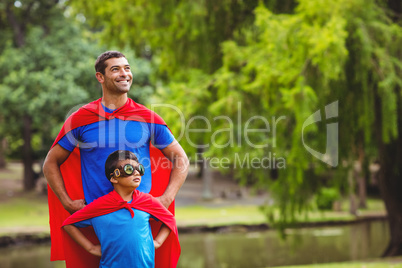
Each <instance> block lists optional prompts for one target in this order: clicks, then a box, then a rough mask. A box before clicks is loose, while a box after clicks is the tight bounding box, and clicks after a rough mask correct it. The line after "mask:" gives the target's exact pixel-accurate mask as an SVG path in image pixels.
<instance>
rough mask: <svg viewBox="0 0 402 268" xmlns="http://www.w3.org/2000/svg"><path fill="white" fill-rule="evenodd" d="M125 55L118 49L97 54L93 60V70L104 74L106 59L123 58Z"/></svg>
mask: <svg viewBox="0 0 402 268" xmlns="http://www.w3.org/2000/svg"><path fill="white" fill-rule="evenodd" d="M125 57H126V56H124V55H123V53H121V52H119V51H106V52H104V53H102V54H100V55H99V57H98V58H97V59H96V62H95V71H96V72H100V73H101V74H105V69H106V61H107V60H108V59H111V58H125Z"/></svg>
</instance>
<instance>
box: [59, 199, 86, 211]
mask: <svg viewBox="0 0 402 268" xmlns="http://www.w3.org/2000/svg"><path fill="white" fill-rule="evenodd" d="M63 207H64V208H65V210H67V211H68V212H69V213H70V214H73V213H74V212H76V211H78V210H80V209H82V208H84V207H85V200H84V199H77V200H71V202H69V203H68V204H63Z"/></svg>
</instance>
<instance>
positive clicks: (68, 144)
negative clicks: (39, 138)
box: [58, 129, 78, 152]
mask: <svg viewBox="0 0 402 268" xmlns="http://www.w3.org/2000/svg"><path fill="white" fill-rule="evenodd" d="M77 132H78V131H77V129H74V130H72V131H70V132H68V133H67V134H66V135H65V136H64V137H63V138H61V139H60V140H59V142H58V144H59V145H60V146H61V147H63V148H64V149H66V150H68V151H70V152H72V151H73V150H74V148H75V147H76V146H77V144H78V138H77Z"/></svg>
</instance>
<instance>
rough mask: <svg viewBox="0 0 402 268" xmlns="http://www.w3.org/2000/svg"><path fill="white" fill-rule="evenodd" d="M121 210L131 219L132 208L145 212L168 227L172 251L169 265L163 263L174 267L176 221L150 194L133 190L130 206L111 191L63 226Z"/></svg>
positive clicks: (176, 241) (176, 251)
mask: <svg viewBox="0 0 402 268" xmlns="http://www.w3.org/2000/svg"><path fill="white" fill-rule="evenodd" d="M122 208H125V209H128V210H129V211H130V213H131V216H132V217H134V211H133V210H132V208H135V209H138V210H142V211H145V212H147V213H149V214H151V215H153V216H155V217H156V218H158V219H159V220H160V221H162V222H163V223H164V224H165V225H166V226H167V227H169V229H170V230H171V234H173V235H174V240H173V241H174V242H175V243H174V244H173V247H172V248H173V250H172V257H171V263H170V265H168V264H167V263H165V264H164V267H176V266H177V262H178V260H179V256H180V243H179V235H178V232H177V226H176V220H175V219H174V216H173V214H172V213H171V212H170V211H168V210H167V209H166V208H165V207H164V206H163V205H162V204H161V203H160V202H159V201H158V200H157V199H156V198H154V197H152V196H151V195H150V194H146V193H142V192H139V191H138V190H135V191H134V193H133V201H132V202H131V204H130V203H127V202H126V201H124V200H123V199H122V198H121V196H120V195H119V194H118V193H117V192H116V191H112V192H110V193H109V194H107V195H104V196H102V197H99V198H98V199H96V200H94V201H93V202H92V203H90V204H89V205H87V206H86V207H85V208H83V209H81V210H79V211H77V212H76V213H74V214H73V215H71V216H70V217H68V218H67V219H66V220H65V221H64V223H63V226H64V225H68V224H73V223H76V222H79V221H82V220H86V219H90V218H94V217H97V216H101V215H105V214H109V213H111V212H114V211H117V210H119V209H122Z"/></svg>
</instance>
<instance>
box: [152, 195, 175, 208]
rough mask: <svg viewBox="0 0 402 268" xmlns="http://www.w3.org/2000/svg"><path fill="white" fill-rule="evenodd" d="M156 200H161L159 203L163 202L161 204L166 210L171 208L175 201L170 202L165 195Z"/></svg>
mask: <svg viewBox="0 0 402 268" xmlns="http://www.w3.org/2000/svg"><path fill="white" fill-rule="evenodd" d="M155 198H156V199H158V200H159V202H161V204H162V205H163V206H164V207H165V208H169V206H170V204H171V203H172V202H173V200H170V199H169V198H167V197H166V196H164V195H161V196H158V197H155Z"/></svg>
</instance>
